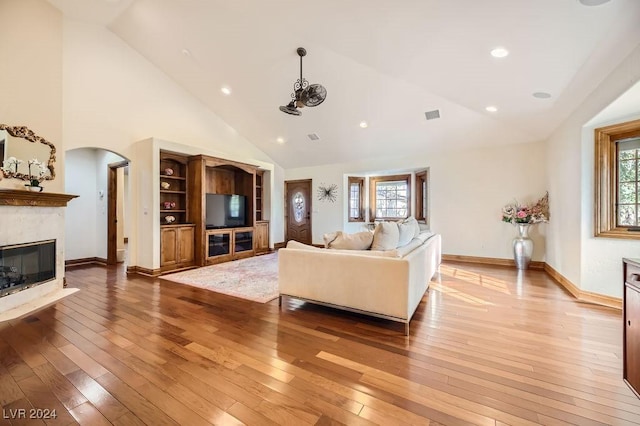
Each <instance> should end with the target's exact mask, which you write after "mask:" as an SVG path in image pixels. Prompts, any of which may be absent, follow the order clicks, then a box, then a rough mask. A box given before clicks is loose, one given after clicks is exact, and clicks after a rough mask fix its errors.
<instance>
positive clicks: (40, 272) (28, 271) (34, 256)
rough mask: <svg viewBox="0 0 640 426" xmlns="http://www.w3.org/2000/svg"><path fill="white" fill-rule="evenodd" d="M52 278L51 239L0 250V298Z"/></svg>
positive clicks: (54, 243) (54, 258)
mask: <svg viewBox="0 0 640 426" xmlns="http://www.w3.org/2000/svg"><path fill="white" fill-rule="evenodd" d="M55 277H56V241H55V240H48V241H39V242H34V243H27V244H16V245H10V246H3V247H0V297H2V296H6V295H8V294H11V293H15V292H17V291H20V290H24V289H26V288H29V287H34V286H36V285H38V284H43V283H45V282H47V281H51V280H52V279H54V278H55Z"/></svg>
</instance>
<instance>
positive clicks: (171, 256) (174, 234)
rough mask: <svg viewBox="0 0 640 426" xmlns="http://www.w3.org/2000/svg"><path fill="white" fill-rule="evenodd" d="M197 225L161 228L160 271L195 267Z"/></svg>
mask: <svg viewBox="0 0 640 426" xmlns="http://www.w3.org/2000/svg"><path fill="white" fill-rule="evenodd" d="M194 236H195V225H188V224H187V225H184V224H182V225H166V226H163V227H161V228H160V270H161V271H162V272H165V271H168V270H172V269H177V268H186V267H188V266H193V264H194V258H195V257H194Z"/></svg>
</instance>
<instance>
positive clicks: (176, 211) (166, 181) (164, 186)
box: [159, 151, 187, 225]
mask: <svg viewBox="0 0 640 426" xmlns="http://www.w3.org/2000/svg"><path fill="white" fill-rule="evenodd" d="M159 189H160V225H176V224H181V223H187V157H185V156H183V155H179V154H174V153H171V152H166V151H160V182H159Z"/></svg>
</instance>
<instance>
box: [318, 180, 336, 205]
mask: <svg viewBox="0 0 640 426" xmlns="http://www.w3.org/2000/svg"><path fill="white" fill-rule="evenodd" d="M337 198H338V185H336V184H335V183H332V184H331V185H325V184H320V186H319V187H318V201H325V200H328V201H331V202H332V203H335V201H336V199H337Z"/></svg>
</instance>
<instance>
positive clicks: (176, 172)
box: [158, 151, 195, 272]
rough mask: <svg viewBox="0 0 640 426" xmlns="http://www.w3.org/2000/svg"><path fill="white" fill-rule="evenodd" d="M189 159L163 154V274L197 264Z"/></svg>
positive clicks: (161, 170) (161, 184) (161, 182)
mask: <svg viewBox="0 0 640 426" xmlns="http://www.w3.org/2000/svg"><path fill="white" fill-rule="evenodd" d="M187 171H188V163H187V157H186V156H184V155H180V154H176V153H173V152H167V151H160V178H159V182H158V190H159V191H160V271H161V272H166V271H170V270H173V269H179V268H186V267H189V266H193V265H194V264H195V251H194V250H195V242H194V238H195V225H194V224H189V223H188V217H187V192H188V186H187Z"/></svg>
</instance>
